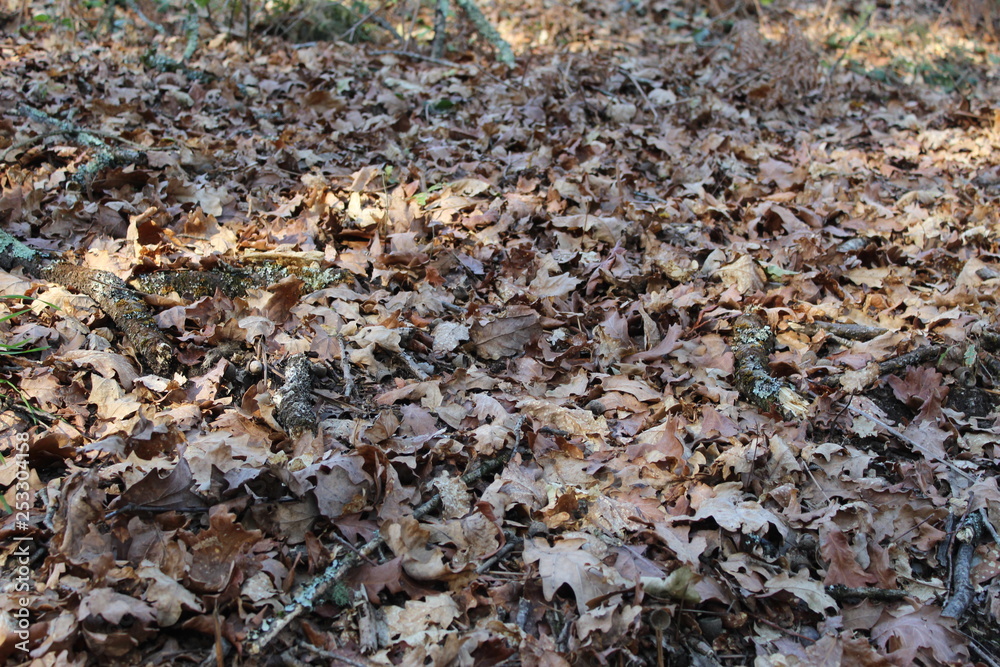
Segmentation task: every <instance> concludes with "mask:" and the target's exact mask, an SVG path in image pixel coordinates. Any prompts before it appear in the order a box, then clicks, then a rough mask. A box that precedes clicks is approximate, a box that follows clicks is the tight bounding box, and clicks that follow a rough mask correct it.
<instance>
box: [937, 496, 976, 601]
mask: <svg viewBox="0 0 1000 667" xmlns="http://www.w3.org/2000/svg"><path fill="white" fill-rule="evenodd" d="M982 535H983V519H982V516H981V515H980V513H979V512H969V514H968V515H967V516H966V517H965V519H963V520H962V523H961V524H960V525H959V528H958V531H957V532H956V533H955V541H956V542H959V543H960V544H959V547H958V553H957V554H956V555H955V566H954V568H953V569H952V578H951V581H952V590H951V598H949V600H948V604H946V605H945V607H944V610H943V611H942V612H941V615H942V616H944V617H945V618H958V617H959V616H961V615H962V614H964V613H965V610H966V608H968V606H969V603H971V602H972V595H973V593H974V592H975V587H974V586H973V585H972V578H971V575H972V556H973V554H974V553H975V550H976V545H977V544H978V543H979V539H980V538H981V537H982Z"/></svg>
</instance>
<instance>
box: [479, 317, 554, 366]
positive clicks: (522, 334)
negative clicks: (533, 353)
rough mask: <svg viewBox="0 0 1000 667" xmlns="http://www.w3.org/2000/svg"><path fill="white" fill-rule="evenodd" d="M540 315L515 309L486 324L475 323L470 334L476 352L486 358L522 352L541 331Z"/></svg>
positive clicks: (509, 355)
mask: <svg viewBox="0 0 1000 667" xmlns="http://www.w3.org/2000/svg"><path fill="white" fill-rule="evenodd" d="M538 321H539V317H538V314H537V313H536V312H534V311H524V310H523V309H518V310H514V309H512V310H511V312H509V313H508V315H507V316H505V317H499V318H497V319H495V320H492V321H490V322H487V323H486V324H479V323H478V322H477V323H476V324H474V325H473V326H472V327H471V328H470V330H469V335H470V337H471V338H472V342H473V344H474V345H475V347H476V352H477V353H479V354H480V355H482V356H483V357H485V358H486V359H503V358H504V357H512V356H515V355H519V354H522V353H523V352H524V349H525V348H526V347H527V346H528V344H529V343H531V342H532V341H533V340H534V339H535V338H536V337H537V336H538V335H539V334H540V333H541V326H540V325H539V324H538Z"/></svg>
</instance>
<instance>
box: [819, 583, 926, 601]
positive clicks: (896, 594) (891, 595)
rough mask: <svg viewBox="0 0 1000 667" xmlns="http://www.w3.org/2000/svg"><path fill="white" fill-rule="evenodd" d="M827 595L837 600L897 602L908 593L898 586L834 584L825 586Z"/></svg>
mask: <svg viewBox="0 0 1000 667" xmlns="http://www.w3.org/2000/svg"><path fill="white" fill-rule="evenodd" d="M826 592H827V595H829V596H830V597H832V598H833V599H834V600H836V601H837V602H847V601H851V600H853V601H858V600H873V601H875V602H897V601H899V600H902V599H903V598H905V597H906V596H907V595H910V593H908V592H906V591H904V590H902V589H899V588H872V587H870V586H858V587H852V586H844V585H843V584H836V585H833V586H827V587H826Z"/></svg>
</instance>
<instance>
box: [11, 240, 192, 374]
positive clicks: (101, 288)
mask: <svg viewBox="0 0 1000 667" xmlns="http://www.w3.org/2000/svg"><path fill="white" fill-rule="evenodd" d="M18 266H20V267H21V268H22V269H23V270H24V272H25V273H26V274H28V275H30V276H32V277H34V278H41V279H43V280H48V281H50V282H53V283H57V284H59V285H64V286H65V287H68V288H70V289H72V290H75V291H77V292H82V293H83V294H86V295H87V296H89V297H90V298H91V299H93V300H94V301H96V302H97V305H98V306H100V308H101V310H103V311H104V312H105V313H107V315H108V317H110V318H111V319H112V320H113V321H114V323H115V325H116V326H117V327H118V328H119V329H121V330H122V332H123V333H124V334H125V336H126V338H128V340H129V342H130V343H131V344H132V346H133V347H134V348H135V351H136V353H137V354H138V356H139V358H140V359H142V361H143V362H145V364H146V365H147V366H148V367H149V368H150V370H152V371H153V372H154V373H156V374H157V375H170V374H171V372H172V371H173V368H174V361H175V360H174V347H173V345H171V344H170V341H168V340H167V337H166V336H165V335H164V334H163V332H162V331H160V328H159V327H157V326H156V322H155V321H154V320H153V315H152V313H151V312H150V310H149V307H148V306H147V305H146V302H145V301H144V300H143V298H142V295H141V294H139V293H138V292H136V291H135V290H134V289H132V288H131V287H129V286H128V285H127V284H126V283H125V281H124V280H122V279H121V278H119V277H118V276H116V275H114V274H113V273H109V272H107V271H98V270H95V269H88V268H85V267H82V266H75V265H73V264H69V263H67V262H62V261H58V260H56V261H52V259H51V258H50V257H48V256H46V255H43V254H42V253H39V252H38V251H36V250H34V249H33V248H30V247H28V246H27V245H25V244H24V243H21V241H19V240H18V239H16V238H14V237H13V236H11V235H10V234H9V233H7V232H6V231H3V230H0V269H3V270H4V271H11V270H13V269H14V268H15V267H18Z"/></svg>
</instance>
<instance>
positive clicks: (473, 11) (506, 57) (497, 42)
mask: <svg viewBox="0 0 1000 667" xmlns="http://www.w3.org/2000/svg"><path fill="white" fill-rule="evenodd" d="M455 2H456V3H457V4H458V6H459V7H461V8H462V11H464V12H465V15H466V16H468V17H469V20H470V21H472V25H474V26H475V27H476V31H477V32H478V33H479V34H480V35H482V36H483V38H484V39H486V41H487V42H489V43H490V44H492V45H493V48H494V49H496V51H497V60H499V61H500V62H502V63H503V64H504V65H506V66H507V67H513V66H514V63H515V58H514V51H513V49H511V48H510V44H508V43H507V40H505V39H504V38H503V37H501V36H500V33H499V32H497V29H496V28H494V27H493V24H492V23H490V22H489V20H488V19H487V18H486V16H485V15H483V10H481V9H480V8H479V5H477V4H476V2H475V0H455Z"/></svg>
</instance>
